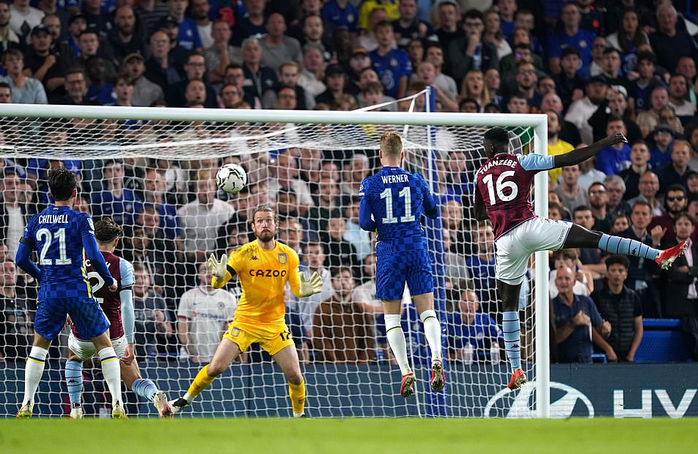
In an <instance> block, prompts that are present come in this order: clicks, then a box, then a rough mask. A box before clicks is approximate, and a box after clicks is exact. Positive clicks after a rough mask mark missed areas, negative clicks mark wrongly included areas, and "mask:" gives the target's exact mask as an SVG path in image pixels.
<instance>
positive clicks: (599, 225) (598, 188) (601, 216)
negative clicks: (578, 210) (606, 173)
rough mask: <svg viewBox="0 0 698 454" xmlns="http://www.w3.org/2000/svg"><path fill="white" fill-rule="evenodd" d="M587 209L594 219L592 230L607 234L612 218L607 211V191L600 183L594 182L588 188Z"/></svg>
mask: <svg viewBox="0 0 698 454" xmlns="http://www.w3.org/2000/svg"><path fill="white" fill-rule="evenodd" d="M588 194H589V208H590V209H591V214H592V216H593V218H594V224H593V227H592V230H598V231H600V232H603V233H606V234H609V233H610V231H611V221H612V220H613V216H612V215H611V213H610V212H609V211H608V191H607V190H606V185H604V184H603V183H602V182H601V181H595V182H594V183H592V184H591V185H590V186H589V192H588Z"/></svg>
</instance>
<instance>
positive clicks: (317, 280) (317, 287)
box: [299, 272, 322, 298]
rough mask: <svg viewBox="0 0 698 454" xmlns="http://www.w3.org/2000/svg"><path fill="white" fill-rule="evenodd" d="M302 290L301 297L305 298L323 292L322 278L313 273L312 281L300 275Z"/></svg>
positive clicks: (302, 274)
mask: <svg viewBox="0 0 698 454" xmlns="http://www.w3.org/2000/svg"><path fill="white" fill-rule="evenodd" d="M300 281H301V289H300V292H299V293H300V297H301V298H305V297H306V296H310V295H315V294H316V293H320V292H321V291H322V278H321V277H320V276H319V275H318V274H317V272H315V273H313V275H312V276H310V279H306V277H305V274H304V273H300Z"/></svg>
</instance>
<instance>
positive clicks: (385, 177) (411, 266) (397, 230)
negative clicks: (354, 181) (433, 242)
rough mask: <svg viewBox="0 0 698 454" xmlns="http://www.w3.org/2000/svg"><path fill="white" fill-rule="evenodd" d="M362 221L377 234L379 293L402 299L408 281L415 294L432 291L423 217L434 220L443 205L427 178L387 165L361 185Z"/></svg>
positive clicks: (360, 214) (431, 272)
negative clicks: (436, 197) (436, 199)
mask: <svg viewBox="0 0 698 454" xmlns="http://www.w3.org/2000/svg"><path fill="white" fill-rule="evenodd" d="M359 196H360V197H361V203H360V205H359V225H360V226H361V228H362V229H364V230H368V231H375V232H376V233H377V240H378V241H377V243H376V296H377V297H378V298H379V299H389V300H397V299H401V298H402V293H403V291H404V287H405V282H406V283H407V286H408V287H409V289H410V293H411V294H412V295H421V294H423V293H429V292H432V291H433V282H432V277H433V271H432V267H431V260H430V259H429V254H428V250H427V241H426V237H425V235H424V230H423V229H422V226H421V220H422V215H423V214H425V215H427V216H430V217H432V218H434V217H436V216H437V214H438V206H437V205H436V201H435V199H434V196H433V195H432V193H431V191H430V190H429V186H428V184H427V182H426V181H425V180H424V177H422V176H421V175H420V174H418V173H409V172H407V171H405V170H404V169H402V168H400V167H383V169H382V170H381V171H380V172H378V173H377V174H376V175H373V176H370V177H368V178H366V179H365V180H364V181H363V182H362V183H361V187H360V189H359Z"/></svg>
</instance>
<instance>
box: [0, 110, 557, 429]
mask: <svg viewBox="0 0 698 454" xmlns="http://www.w3.org/2000/svg"><path fill="white" fill-rule="evenodd" d="M0 115H2V117H3V118H6V117H26V118H48V117H54V118H57V117H62V118H71V117H77V118H89V119H108V120H119V119H129V120H168V121H187V122H189V121H215V122H237V121H242V122H259V123H311V124H313V123H314V124H373V125H395V124H401V125H406V126H410V125H414V126H487V127H494V126H501V127H511V126H521V127H530V128H533V131H534V134H533V143H534V148H533V150H534V152H535V153H537V154H542V155H547V153H548V146H547V145H548V139H547V137H548V125H547V116H546V115H542V114H467V113H431V112H426V113H425V112H370V111H353V112H352V111H348V112H345V111H296V110H246V109H241V110H228V109H186V108H149V107H120V106H110V107H105V106H64V105H38V104H0ZM2 148H3V149H4V151H5V153H3V154H6V153H7V151H8V150H9V149H11V147H10V146H7V145H5V146H3V147H2ZM534 190H535V193H536V194H545V195H547V193H548V175H547V173H546V172H540V173H538V174H537V175H536V176H535V183H534ZM535 212H536V214H538V215H539V216H547V212H548V198H547V196H546V197H536V198H535ZM534 260H535V262H534V263H535V275H534V281H535V284H536V285H535V302H536V309H535V314H536V315H535V336H536V342H535V362H536V366H535V367H536V386H535V389H536V409H535V412H534V414H535V416H536V417H538V418H550V355H549V353H550V348H549V340H550V332H549V314H550V303H549V297H548V272H549V268H548V253H547V251H540V252H536V254H535V258H534Z"/></svg>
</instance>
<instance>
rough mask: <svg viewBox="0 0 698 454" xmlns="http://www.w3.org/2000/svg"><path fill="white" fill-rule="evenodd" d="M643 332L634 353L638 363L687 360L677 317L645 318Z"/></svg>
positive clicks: (686, 352)
mask: <svg viewBox="0 0 698 454" xmlns="http://www.w3.org/2000/svg"><path fill="white" fill-rule="evenodd" d="M642 326H643V328H644V334H643V336H642V342H641V343H640V347H639V348H638V349H637V353H636V354H635V362H638V363H664V362H682V361H688V360H689V356H688V351H687V350H686V344H685V342H684V336H683V333H682V332H681V321H680V320H677V319H652V318H650V319H645V320H643V321H642Z"/></svg>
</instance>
